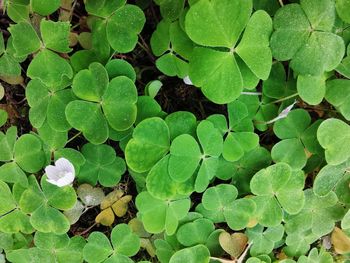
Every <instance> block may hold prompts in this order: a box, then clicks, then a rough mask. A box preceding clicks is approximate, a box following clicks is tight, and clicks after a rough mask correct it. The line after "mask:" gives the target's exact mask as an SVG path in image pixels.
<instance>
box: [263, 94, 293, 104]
mask: <svg viewBox="0 0 350 263" xmlns="http://www.w3.org/2000/svg"><path fill="white" fill-rule="evenodd" d="M298 95H299V94H298V92H297V93H294V94H292V95H289V96H287V97H285V98H282V99H278V100H274V101H272V102H270V103H269V104H274V103H279V102H282V101H285V100H289V99H291V98H294V97H296V96H298Z"/></svg>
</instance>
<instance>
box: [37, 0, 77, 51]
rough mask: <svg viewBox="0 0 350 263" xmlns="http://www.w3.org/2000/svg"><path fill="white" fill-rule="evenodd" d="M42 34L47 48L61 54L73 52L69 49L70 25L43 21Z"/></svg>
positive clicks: (41, 25) (41, 24)
mask: <svg viewBox="0 0 350 263" xmlns="http://www.w3.org/2000/svg"><path fill="white" fill-rule="evenodd" d="M36 1H37V0H36ZM40 32H41V37H42V39H43V42H44V44H45V47H46V48H48V49H51V50H53V51H56V52H61V53H68V52H70V51H72V49H71V48H69V32H70V24H69V23H67V22H53V21H49V20H42V21H41V23H40Z"/></svg>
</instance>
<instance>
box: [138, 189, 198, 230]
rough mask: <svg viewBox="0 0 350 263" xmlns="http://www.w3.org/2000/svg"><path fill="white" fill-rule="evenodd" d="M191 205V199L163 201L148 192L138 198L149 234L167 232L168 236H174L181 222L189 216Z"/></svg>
mask: <svg viewBox="0 0 350 263" xmlns="http://www.w3.org/2000/svg"><path fill="white" fill-rule="evenodd" d="M190 205H191V204H190V199H189V198H184V199H178V200H169V201H163V200H160V199H157V198H154V197H153V196H152V195H150V194H149V193H148V192H142V193H140V194H138V196H137V197H136V207H137V209H138V211H139V215H140V219H141V221H142V223H143V225H144V227H145V229H146V231H147V232H149V233H161V232H163V231H164V230H165V232H166V233H167V234H168V235H172V234H174V233H175V232H176V229H177V227H178V224H179V220H181V219H182V218H184V217H185V216H186V215H187V213H188V211H189V209H190Z"/></svg>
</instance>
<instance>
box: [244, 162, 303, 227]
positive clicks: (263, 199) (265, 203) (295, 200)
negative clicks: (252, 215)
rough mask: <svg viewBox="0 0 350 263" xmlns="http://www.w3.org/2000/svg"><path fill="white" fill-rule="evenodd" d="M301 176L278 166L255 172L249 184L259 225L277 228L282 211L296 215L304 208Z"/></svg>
mask: <svg viewBox="0 0 350 263" xmlns="http://www.w3.org/2000/svg"><path fill="white" fill-rule="evenodd" d="M304 181H305V178H304V174H303V172H301V171H296V172H292V171H291V168H290V166H289V165H287V164H285V163H277V164H275V165H271V166H269V167H268V168H266V169H263V170H260V171H259V172H257V173H256V174H255V175H254V176H253V178H252V180H251V182H250V187H251V190H252V193H253V194H255V195H257V196H256V197H254V199H253V200H254V201H255V202H256V204H257V214H258V218H259V219H258V220H259V223H260V224H261V225H263V226H271V227H272V226H276V225H278V224H279V223H280V222H281V221H282V214H283V210H285V211H286V212H287V213H289V214H297V213H298V212H299V211H300V210H301V209H302V208H303V206H304V202H305V197H304V192H303V191H302V190H303V188H304Z"/></svg>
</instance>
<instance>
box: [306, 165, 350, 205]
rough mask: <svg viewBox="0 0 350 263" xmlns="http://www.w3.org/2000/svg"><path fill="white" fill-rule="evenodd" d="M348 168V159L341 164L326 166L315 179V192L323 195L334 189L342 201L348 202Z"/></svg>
mask: <svg viewBox="0 0 350 263" xmlns="http://www.w3.org/2000/svg"><path fill="white" fill-rule="evenodd" d="M348 168H349V162H348V161H347V162H344V163H342V164H339V165H326V166H324V167H323V168H322V169H321V170H320V172H319V173H318V175H317V177H316V179H315V181H314V187H313V190H314V193H315V194H316V195H318V196H321V197H322V196H326V195H328V194H329V193H330V192H331V191H334V192H335V193H336V194H337V195H338V199H339V200H340V201H341V202H343V203H348V202H349V193H348V190H347V186H346V185H347V181H349V173H348ZM343 188H345V189H344V190H343Z"/></svg>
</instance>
